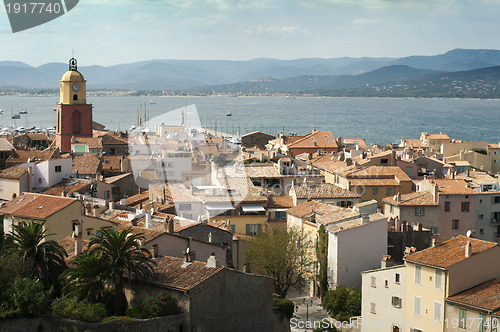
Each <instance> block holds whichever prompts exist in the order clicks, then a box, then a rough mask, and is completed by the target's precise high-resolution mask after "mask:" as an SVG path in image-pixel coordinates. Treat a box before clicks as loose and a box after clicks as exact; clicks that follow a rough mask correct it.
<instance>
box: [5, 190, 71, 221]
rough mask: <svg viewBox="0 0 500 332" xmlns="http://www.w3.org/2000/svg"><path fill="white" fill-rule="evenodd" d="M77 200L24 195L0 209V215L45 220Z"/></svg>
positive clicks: (32, 194)
mask: <svg viewBox="0 0 500 332" xmlns="http://www.w3.org/2000/svg"><path fill="white" fill-rule="evenodd" d="M77 201H78V200H77V199H76V198H68V197H57V196H51V195H44V194H35V193H24V194H23V195H21V196H19V197H17V198H15V199H14V200H12V201H10V202H9V203H7V204H6V205H5V206H3V207H1V208H0V214H12V215H15V216H20V217H26V218H34V219H45V218H47V217H49V216H51V215H53V214H54V213H56V212H59V211H61V210H62V209H64V208H66V207H67V206H69V205H71V204H73V203H74V202H77Z"/></svg>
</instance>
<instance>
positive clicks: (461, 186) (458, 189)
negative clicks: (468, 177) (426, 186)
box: [432, 179, 477, 195]
mask: <svg viewBox="0 0 500 332" xmlns="http://www.w3.org/2000/svg"><path fill="white" fill-rule="evenodd" d="M432 182H434V183H436V184H437V186H438V190H439V193H441V194H445V195H475V194H477V191H476V190H474V189H472V188H469V187H468V186H467V182H466V181H465V180H461V179H459V180H457V179H434V180H432Z"/></svg>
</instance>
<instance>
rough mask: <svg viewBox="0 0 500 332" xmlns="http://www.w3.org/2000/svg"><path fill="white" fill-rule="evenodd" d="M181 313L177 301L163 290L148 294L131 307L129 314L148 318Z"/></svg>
mask: <svg viewBox="0 0 500 332" xmlns="http://www.w3.org/2000/svg"><path fill="white" fill-rule="evenodd" d="M178 313H180V309H179V307H178V306H177V301H176V300H175V299H174V298H172V296H171V295H170V294H168V293H165V292H161V293H158V294H154V293H153V295H152V296H148V297H147V298H146V299H144V301H142V302H141V303H140V304H138V305H136V306H134V307H132V308H129V309H128V310H127V316H129V317H134V318H141V319H147V318H152V317H161V316H170V315H176V314H178Z"/></svg>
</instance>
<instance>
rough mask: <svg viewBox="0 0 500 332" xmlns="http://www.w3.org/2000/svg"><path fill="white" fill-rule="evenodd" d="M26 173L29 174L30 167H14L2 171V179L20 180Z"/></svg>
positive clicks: (0, 175) (0, 173) (0, 172)
mask: <svg viewBox="0 0 500 332" xmlns="http://www.w3.org/2000/svg"><path fill="white" fill-rule="evenodd" d="M26 172H28V167H20V166H19V165H17V166H12V167H9V168H6V169H4V170H2V171H0V178H3V179H19V178H20V177H21V176H22V175H23V174H24V173H26Z"/></svg>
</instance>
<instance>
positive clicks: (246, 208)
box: [241, 204, 266, 212]
mask: <svg viewBox="0 0 500 332" xmlns="http://www.w3.org/2000/svg"><path fill="white" fill-rule="evenodd" d="M241 209H242V210H243V212H265V211H266V209H264V207H263V206H262V205H257V204H250V205H242V206H241Z"/></svg>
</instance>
